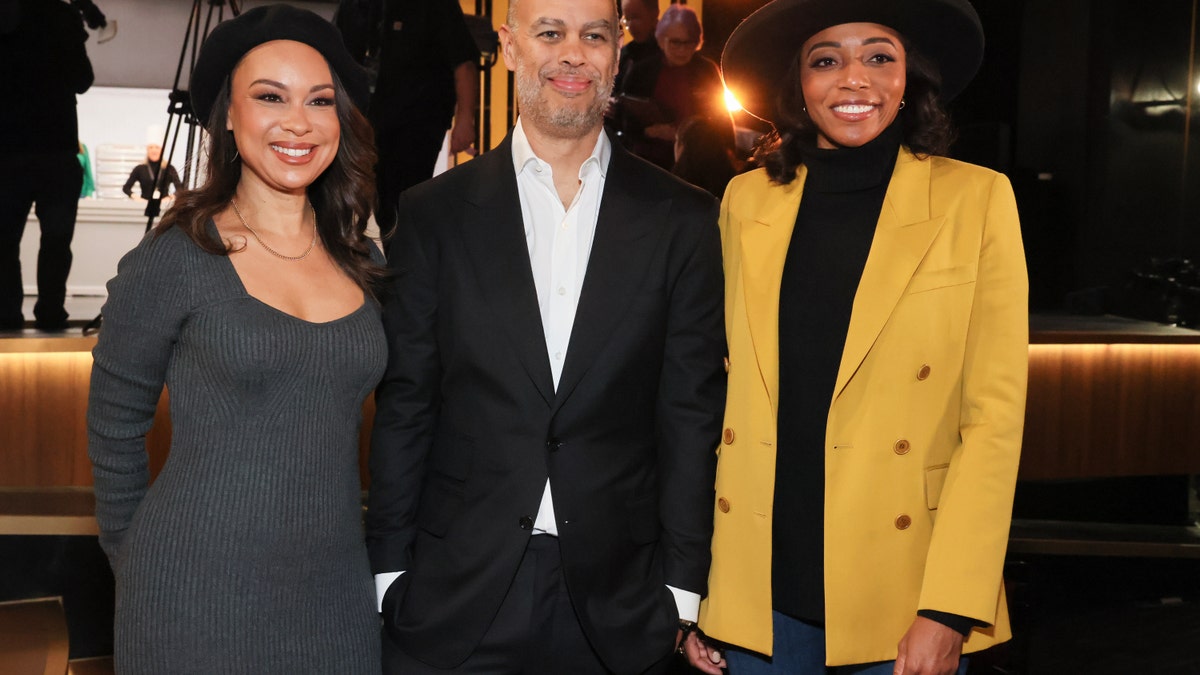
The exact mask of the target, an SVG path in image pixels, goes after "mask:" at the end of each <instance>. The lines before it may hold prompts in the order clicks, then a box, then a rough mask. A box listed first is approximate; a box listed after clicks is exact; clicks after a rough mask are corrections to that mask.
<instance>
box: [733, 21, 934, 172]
mask: <svg viewBox="0 0 1200 675" xmlns="http://www.w3.org/2000/svg"><path fill="white" fill-rule="evenodd" d="M904 48H905V52H906V62H907V66H906V68H905V86H904V102H905V104H904V109H903V110H902V111H900V114H899V115H897V120H898V121H899V124H900V125H901V129H902V132H903V133H902V138H903V140H902V141H901V142H902V143H903V144H904V145H905V146H907V147H908V149H909V150H912V151H913V152H914V153H916V154H917V155H918V156H921V157H927V156H929V155H945V154H946V153H947V152H949V150H950V144H951V143H952V142H953V141H954V129H953V127H952V126H951V124H950V116H949V115H948V114H947V113H946V108H945V107H944V106H943V105H942V102H941V99H940V98H939V94H940V92H941V86H942V75H941V73H940V72H939V71H938V68H937V65H936V64H934V63H933V62H932V61H930V60H929V59H927V58H925V57H924V56H923V55H922V54H921V53H919V52H917V51H916V50H915V49H914V48H913V47H912V46H911V45H910V44H908V42H907V41H905V42H904ZM802 61H803V59H802V54H801V52H800V51H799V50H797V52H796V56H795V57H794V58H793V59H792V63H791V65H790V66H789V67H788V72H787V77H786V79H785V80H784V82H785V86H784V87H783V88H782V89H781V91H780V92H779V96H778V97H777V98H776V101H775V130H774V131H772V132H771V133H770V134H768V135H767V136H765V137H764V138H763V140H762V141H761V142H760V143H759V145H758V147H757V149H756V150H755V153H754V159H755V161H757V162H758V164H759V165H761V166H764V167H766V169H767V175H768V176H770V177H771V181H772V182H775V183H778V184H780V185H787V184H788V183H790V182H792V181H793V180H795V178H796V168H797V167H799V166H800V165H801V164H803V163H804V161H803V157H802V156H801V149H802V148H805V147H812V146H814V145H816V142H817V125H816V124H815V123H814V122H813V120H812V118H811V117H810V116H809V115H808V111H807V110H806V109H805V105H804V90H803V88H802V87H801V85H800V66H801V63H802Z"/></svg>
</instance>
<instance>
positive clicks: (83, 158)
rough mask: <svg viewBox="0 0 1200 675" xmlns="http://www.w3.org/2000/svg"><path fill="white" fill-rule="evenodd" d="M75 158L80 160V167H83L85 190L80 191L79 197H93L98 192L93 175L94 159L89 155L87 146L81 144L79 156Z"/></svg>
mask: <svg viewBox="0 0 1200 675" xmlns="http://www.w3.org/2000/svg"><path fill="white" fill-rule="evenodd" d="M75 156H76V157H77V158H78V159H79V165H80V166H82V167H83V188H82V189H80V191H79V197H80V199H82V198H84V197H91V196H92V194H93V193H94V192H95V191H96V179H95V177H94V176H93V175H92V158H91V156H90V155H89V154H88V149H87V146H86V145H84V144H83V143H80V144H79V154H78V155H75Z"/></svg>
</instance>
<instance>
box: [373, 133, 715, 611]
mask: <svg viewBox="0 0 1200 675" xmlns="http://www.w3.org/2000/svg"><path fill="white" fill-rule="evenodd" d="M611 157H612V144H611V143H610V142H609V140H608V136H607V134H604V133H603V132H601V133H600V134H599V136H598V138H597V139H596V145H595V147H594V148H592V154H591V155H589V156H588V158H587V159H586V160H584V162H583V165H582V166H580V167H579V191H578V192H576V193H575V198H574V199H573V200H572V201H571V204H570V205H569V206H566V207H564V206H563V203H562V199H560V198H559V196H558V189H557V188H556V187H555V186H554V171H553V169H552V168H551V166H550V164H549V163H547V162H545V161H544V160H542V159H541V158H539V157H538V156H537V155H536V154H534V152H533V148H532V147H531V146H530V145H529V139H528V137H526V136H525V129H524V127H523V126H522V125H521V119H520V118H519V117H518V118H517V124H516V126H515V127H513V131H512V159H513V170H514V171H515V172H516V174H517V192H518V195H519V197H520V200H521V217H522V220H523V221H524V224H525V243H526V245H527V247H528V248H529V263H530V268H531V269H532V270H533V285H534V288H535V290H536V291H537V300H538V308H539V309H540V310H541V315H542V331H543V333H544V335H545V338H546V354H547V356H548V357H549V359H550V373H551V375H552V376H553V377H554V388H555V389H556V390H557V389H558V381H559V378H560V377H562V370H563V364H564V363H565V362H566V360H567V348H568V346H569V344H570V341H571V328H572V326H573V325H574V324H575V310H576V309H577V308H578V307H579V293H580V291H581V290H582V288H583V277H584V273H585V272H586V271H587V264H588V258H589V257H590V256H591V253H592V241H593V240H594V239H595V236H596V217H597V216H598V215H599V213H600V198H601V197H602V196H603V194H604V181H605V178H606V177H607V174H608V162H609V159H611ZM533 533H534V534H535V535H545V534H549V535H553V536H557V535H558V523H557V521H556V520H555V518H554V499H553V497H552V495H551V490H550V479H549V478H547V479H546V488H545V490H544V491H543V492H542V501H541V505H540V506H539V507H538V513H537V518H536V519H534V524H533ZM400 574H402V573H401V572H389V573H385V574H377V575H375V583H376V590H377V591H378V597H379V605H380V610H381V611H382V608H383V594H384V592H385V591H386V590H387V588H388V586H390V585H391V582H392V581H394V580H395V579H396V577H398V576H400ZM667 588H669V589H670V590H671V593H672V594H673V595H674V596H675V604H676V605H677V607H678V608H679V617H680V618H681V619H687V620H689V621H695V620H696V617H697V616H698V615H699V611H700V596H699V594H697V593H692V592H690V591H684V590H680V589H677V588H673V587H671V586H667Z"/></svg>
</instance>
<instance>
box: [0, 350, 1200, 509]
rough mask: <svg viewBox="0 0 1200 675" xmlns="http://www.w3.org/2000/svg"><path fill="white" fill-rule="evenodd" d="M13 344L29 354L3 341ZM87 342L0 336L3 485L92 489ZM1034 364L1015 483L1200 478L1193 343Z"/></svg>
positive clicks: (161, 459) (157, 462)
mask: <svg viewBox="0 0 1200 675" xmlns="http://www.w3.org/2000/svg"><path fill="white" fill-rule="evenodd" d="M13 342H20V343H22V349H27V350H28V353H21V352H20V350H18V349H16V348H11V349H10V348H6V346H5V344H3V343H13ZM93 343H94V341H93V342H87V341H84V340H79V342H78V345H77V346H76V347H74V351H54V350H55V349H59V347H54V346H51V347H46V348H45V349H42V348H41V347H44V346H45V345H42V344H41V343H38V342H37V341H34V340H29V339H26V340H20V341H17V340H0V487H5V486H7V487H17V486H19V487H53V486H90V485H91V484H92V474H91V465H90V463H89V462H88V459H87V425H86V411H87V391H88V381H89V379H90V370H91V354H90V353H89V352H88V351H87V350H88V349H90V345H91V344H93ZM9 346H11V345H9ZM1029 367H1030V377H1029V404H1028V411H1027V414H1026V424H1025V444H1024V450H1023V454H1022V459H1021V473H1020V475H1021V478H1024V479H1054V478H1096V477H1107V476H1131V475H1166V474H1188V473H1200V345H1196V344H1192V345H1187V344H1112V345H1100V344H1065V345H1063V344H1035V345H1032V346H1031V347H1030V366H1029ZM168 401H169V398H168V397H167V396H166V395H165V394H164V396H163V398H162V400H161V401H160V402H159V406H158V413H157V415H156V418H155V424H154V428H153V429H152V430H151V431H150V434H149V436H148V437H147V446H148V448H149V453H150V468H151V472H152V475H157V473H158V471H159V470H160V469H161V468H162V466H163V464H164V463H165V461H166V457H167V452H168V449H169V445H170V437H171V425H170V419H169V416H168V414H167V413H168ZM374 411H375V406H374V401H373V399H372V398H370V397H368V399H367V400H366V401H365V402H364V404H363V420H364V423H363V429H362V433H361V434H360V439H359V459H360V468H361V473H362V479H363V485H364V486H366V484H367V475H366V457H367V450H368V443H369V439H370V432H371V420H372V418H373V416H374Z"/></svg>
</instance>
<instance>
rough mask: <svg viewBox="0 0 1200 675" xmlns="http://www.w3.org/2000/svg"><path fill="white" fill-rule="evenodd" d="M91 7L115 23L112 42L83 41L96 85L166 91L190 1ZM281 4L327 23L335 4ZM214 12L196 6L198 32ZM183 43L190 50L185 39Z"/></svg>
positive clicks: (203, 0)
mask: <svg viewBox="0 0 1200 675" xmlns="http://www.w3.org/2000/svg"><path fill="white" fill-rule="evenodd" d="M94 1H95V3H96V6H97V7H99V8H100V11H102V12H104V16H105V17H106V18H107V19H108V20H109V21H110V22H111V21H114V20H115V21H116V22H117V36H116V37H115V38H113V39H112V40H110V41H108V42H106V43H104V44H98V43H97V40H96V36H95V35H94V34H93V35H92V36H91V37H90V38H89V39H88V41H87V50H88V58H90V59H91V61H92V69H93V70H94V71H95V72H96V85H98V86H109V87H143V88H149V89H170V88H171V87H172V85H173V83H174V82H175V69H176V67H177V66H178V65H179V56H180V51H181V50H182V48H183V44H184V34H185V33H186V32H187V26H188V17H189V15H190V14H191V12H192V7H193V4H194V3H193V0H94ZM223 4H225V3H223ZM265 4H270V2H269V0H267V1H264V0H252V1H249V2H242V3H241V5H240V6H241V9H242V11H245V10H248V9H251V8H253V7H257V6H259V5H265ZM287 4H289V5H295V6H296V7H302V8H304V9H309V10H312V11H314V12H316V13H317V14H320V15H321V16H323V17H325V18H327V19H328V18H331V17H332V16H333V11H334V9H336V8H337V3H336V1H333V2H288V3H287ZM217 9H219V8H218V7H216V6H214V5H212V4H211V0H200V26H201V28H203V26H204V21H205V19H206V18H207V17H208V15H209V12H210V10H212V16H213V20H214V21H215V20H216V16H217V14H216V10H217ZM224 10H225V17H226V18H231V17H232V13H231V12H230V10H229V7H228V6H227V5H225V6H224ZM188 42H189V46H191V45H190V42H191V40H190V38H189V40H188ZM190 56H191V55H190V54H189V57H188V58H189V59H190ZM183 71H184V72H183V75H182V76H181V82H180V89H186V88H187V71H188V66H187V65H185V66H184V69H183ZM139 142H141V141H140V140H139Z"/></svg>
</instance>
